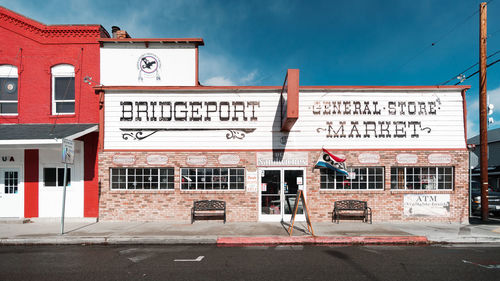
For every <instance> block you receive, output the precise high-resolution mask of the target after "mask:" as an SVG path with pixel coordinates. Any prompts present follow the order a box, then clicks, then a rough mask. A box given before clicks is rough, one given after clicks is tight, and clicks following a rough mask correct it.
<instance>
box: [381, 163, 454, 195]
mask: <svg viewBox="0 0 500 281" xmlns="http://www.w3.org/2000/svg"><path fill="white" fill-rule="evenodd" d="M391 189H411V190H438V189H448V190H451V189H453V167H392V168H391Z"/></svg>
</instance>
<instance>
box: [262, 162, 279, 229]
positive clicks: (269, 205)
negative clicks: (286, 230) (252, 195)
mask: <svg viewBox="0 0 500 281" xmlns="http://www.w3.org/2000/svg"><path fill="white" fill-rule="evenodd" d="M260 180H261V181H260V194H261V196H260V217H261V218H262V219H263V220H271V221H276V220H280V218H281V190H282V189H281V170H276V169H274V170H268V169H261V170H260Z"/></svg>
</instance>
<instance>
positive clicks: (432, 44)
mask: <svg viewBox="0 0 500 281" xmlns="http://www.w3.org/2000/svg"><path fill="white" fill-rule="evenodd" d="M491 2H493V0H490V1H488V2H486V3H487V4H489V3H491ZM478 13H479V9H477V10H476V11H475V12H474V13H472V14H471V15H470V16H468V17H466V18H465V19H464V20H463V21H461V22H459V23H458V24H456V25H455V26H453V27H452V28H451V29H450V30H449V31H448V32H445V33H444V34H443V35H441V37H439V38H438V39H437V40H436V41H434V42H431V44H430V45H427V46H426V47H424V48H422V49H421V50H420V51H418V52H417V54H415V55H414V56H413V57H411V58H410V59H409V60H407V61H406V62H405V63H403V64H402V65H401V66H400V67H399V69H401V68H403V67H405V66H406V65H408V64H409V63H410V62H412V61H413V60H414V59H415V58H417V57H419V56H420V55H422V54H423V53H424V52H425V51H427V50H428V49H429V48H432V47H434V46H436V44H437V43H439V42H440V41H441V40H443V39H444V38H445V37H447V36H448V35H450V34H451V33H452V32H453V31H455V30H456V29H457V28H459V27H460V26H461V25H463V24H465V23H466V22H468V21H469V20H470V19H472V17H474V16H475V15H476V14H478Z"/></svg>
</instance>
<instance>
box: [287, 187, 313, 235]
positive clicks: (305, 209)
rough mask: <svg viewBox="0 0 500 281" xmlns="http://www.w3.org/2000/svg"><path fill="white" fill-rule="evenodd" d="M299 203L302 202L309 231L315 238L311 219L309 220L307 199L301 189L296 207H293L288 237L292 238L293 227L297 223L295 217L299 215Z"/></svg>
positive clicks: (296, 200) (298, 191) (298, 192)
mask: <svg viewBox="0 0 500 281" xmlns="http://www.w3.org/2000/svg"><path fill="white" fill-rule="evenodd" d="M299 201H301V202H302V206H303V208H304V214H305V215H306V222H307V230H308V231H309V233H310V234H311V235H312V236H314V230H313V228H312V224H311V219H310V218H309V210H308V209H307V204H306V197H305V194H304V192H302V190H301V189H299V190H297V197H296V199H295V205H294V206H293V213H292V218H291V219H290V226H289V227H288V230H287V231H288V235H289V236H292V232H293V225H294V223H295V216H296V215H297V210H298V209H299Z"/></svg>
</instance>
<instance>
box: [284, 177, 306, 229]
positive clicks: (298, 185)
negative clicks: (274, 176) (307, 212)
mask: <svg viewBox="0 0 500 281" xmlns="http://www.w3.org/2000/svg"><path fill="white" fill-rule="evenodd" d="M283 174H284V190H283V191H284V192H283V199H284V202H283V203H284V204H283V209H284V210H283V212H284V216H283V219H284V220H286V221H289V220H290V219H291V216H292V214H293V211H294V208H295V201H296V199H297V191H299V189H301V190H302V192H305V189H304V170H302V169H300V170H290V169H285V170H284V171H283ZM303 215H304V209H303V208H302V201H299V202H298V206H297V217H296V219H298V220H302V219H303Z"/></svg>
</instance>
